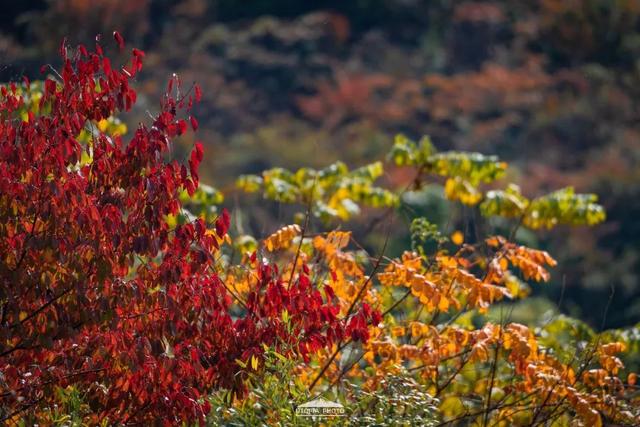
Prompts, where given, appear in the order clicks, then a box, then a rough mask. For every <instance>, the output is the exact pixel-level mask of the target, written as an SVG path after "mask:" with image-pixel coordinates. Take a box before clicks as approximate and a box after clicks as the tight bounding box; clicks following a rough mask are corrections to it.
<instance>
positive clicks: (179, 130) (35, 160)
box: [0, 33, 639, 426]
mask: <svg viewBox="0 0 640 427" xmlns="http://www.w3.org/2000/svg"><path fill="white" fill-rule="evenodd" d="M114 38H115V42H116V43H115V45H116V46H117V47H118V48H119V49H123V48H124V40H123V38H122V37H121V36H120V35H119V34H118V33H114ZM111 44H112V45H113V43H111ZM60 54H61V58H62V61H63V66H62V68H61V71H60V72H59V74H58V72H57V71H55V70H50V69H48V68H43V72H50V71H51V72H52V74H50V75H49V76H48V77H46V78H45V79H44V83H43V84H42V90H41V93H40V94H37V96H36V94H34V93H31V90H32V85H31V84H30V82H28V81H25V82H23V83H22V84H19V85H18V84H12V85H8V86H3V87H2V93H1V96H0V119H1V122H0V190H1V191H0V280H1V282H0V304H1V307H0V309H1V312H0V315H1V319H0V321H1V326H2V329H1V332H0V374H1V376H0V405H1V406H0V411H1V412H0V416H2V419H3V421H5V422H9V423H19V422H21V421H22V422H30V421H31V422H35V421H38V422H40V423H44V424H47V423H51V424H53V423H55V422H56V420H58V418H57V417H59V416H60V413H59V410H60V408H62V410H69V411H72V410H74V411H76V415H78V414H79V415H78V416H80V417H81V418H82V420H83V421H84V422H87V423H90V424H98V423H108V424H149V423H152V422H156V423H160V422H162V423H163V424H166V425H175V424H180V423H182V422H200V423H204V422H206V420H207V417H208V416H210V415H212V414H213V413H214V412H218V410H219V409H221V408H212V405H211V401H212V399H213V398H212V397H211V396H214V397H215V396H217V395H218V393H220V392H224V393H226V394H225V396H227V397H228V399H227V402H226V403H227V404H228V407H231V408H234V407H236V408H240V407H242V405H243V402H246V401H249V402H250V401H252V399H253V400H255V399H257V398H258V397H260V396H261V395H260V394H259V393H258V390H259V386H258V385H257V384H256V379H257V380H258V381H262V380H264V382H265V384H268V383H269V382H268V380H267V379H268V378H270V377H269V376H270V375H273V372H272V371H273V369H272V367H271V366H270V365H268V363H271V362H270V360H271V359H270V357H271V355H275V356H276V359H277V360H279V361H280V362H279V363H281V364H282V365H287V364H289V363H290V364H292V365H294V366H293V368H292V372H290V374H291V375H295V377H296V378H295V380H294V379H290V381H289V380H287V382H286V387H289V385H290V384H295V385H296V386H297V387H300V388H302V389H304V393H302V394H301V397H300V398H302V397H304V398H311V397H313V396H315V395H316V393H336V392H335V391H334V390H335V389H336V388H337V389H339V390H344V394H343V395H341V398H343V399H344V400H345V401H346V400H351V401H356V402H357V401H358V399H361V398H362V396H361V395H359V393H358V391H357V390H360V391H362V394H364V395H366V394H368V393H374V392H376V391H380V390H381V389H384V388H385V387H386V385H385V384H387V382H388V381H389V379H390V378H400V376H401V375H406V374H407V372H408V373H409V376H410V377H411V381H412V382H411V384H417V385H418V386H419V387H422V388H423V389H424V390H425V394H428V395H430V396H431V397H433V398H434V399H438V401H439V407H438V411H439V414H434V417H437V418H438V419H440V420H442V422H468V423H477V424H478V425H485V426H486V425H494V424H498V425H501V424H500V423H506V422H509V423H512V424H516V425H535V424H537V423H546V422H554V421H558V422H564V423H567V422H569V420H570V419H571V418H574V417H575V418H576V419H577V420H579V422H581V423H583V424H584V425H590V426H598V425H603V422H604V421H612V422H619V423H627V424H629V423H630V424H633V423H635V422H636V421H637V420H638V415H639V414H638V411H637V404H638V400H637V396H636V395H635V394H634V393H636V391H635V381H636V380H635V378H636V377H635V374H634V373H631V372H626V371H624V369H625V368H624V363H623V361H622V359H621V354H622V353H624V351H626V350H627V348H628V347H629V346H631V345H634V344H633V339H632V338H629V337H628V336H623V335H622V334H619V335H615V334H610V335H609V336H607V335H599V334H597V335H595V338H593V339H585V340H582V341H580V342H581V343H582V344H581V347H580V348H578V346H577V344H575V345H576V347H575V351H574V352H573V354H572V355H569V356H568V355H567V354H566V349H563V348H562V345H560V344H558V342H557V341H553V340H549V339H548V335H549V333H548V331H547V330H546V329H545V328H544V327H542V328H533V327H528V326H526V325H524V324H521V323H517V322H512V321H510V320H509V316H508V315H504V316H503V315H502V314H500V316H499V318H498V319H496V318H495V317H494V318H489V317H482V316H485V315H486V316H488V315H489V314H491V310H493V309H495V308H496V307H500V313H502V312H503V310H504V311H507V310H508V309H505V307H508V306H507V305H505V303H506V301H507V300H518V299H522V298H524V297H526V296H527V294H528V286H529V285H528V282H532V283H537V282H545V281H547V280H549V277H550V271H549V268H551V267H553V266H555V264H556V261H555V259H554V258H553V257H552V256H551V255H550V254H548V253H547V252H545V251H543V250H538V249H533V248H529V247H527V246H525V245H522V244H520V243H517V242H515V235H516V232H517V230H518V229H519V228H520V227H528V228H530V229H531V230H536V229H539V228H553V227H554V226H556V225H558V224H564V225H593V224H596V223H599V222H601V221H603V220H604V219H605V214H604V211H603V209H602V207H601V206H600V205H598V204H597V197H596V196H595V195H590V194H587V195H585V194H576V193H575V192H574V191H573V189H571V188H565V189H561V190H557V191H554V192H551V193H549V194H547V195H543V196H540V197H527V196H525V195H523V194H522V192H521V191H520V189H519V188H518V187H517V186H513V185H510V186H507V187H506V188H504V189H500V188H499V185H498V184H499V183H498V180H499V179H500V178H502V177H503V176H504V175H505V171H506V168H507V165H506V164H505V163H504V162H501V161H500V160H499V159H497V158H496V157H494V156H484V155H482V154H479V153H464V152H438V151H437V149H436V148H435V146H434V145H433V144H432V143H431V141H430V139H429V138H428V137H425V138H423V139H422V140H421V141H418V142H414V141H412V140H410V139H409V138H407V137H404V136H402V135H399V136H398V137H396V140H395V142H394V146H393V149H392V151H391V153H390V155H389V159H388V160H389V161H388V163H392V164H395V166H397V167H400V168H405V169H406V170H409V171H410V172H409V173H412V174H414V175H415V179H414V180H413V182H412V183H411V186H413V187H415V188H419V187H421V186H423V185H425V183H426V182H428V181H429V180H433V181H434V182H441V183H442V187H443V194H444V195H445V196H446V197H447V198H448V199H449V200H451V201H452V202H455V203H458V202H459V203H460V204H462V205H465V206H467V207H468V208H469V209H471V208H473V209H477V210H478V213H479V215H482V216H484V217H487V218H500V219H501V220H503V221H512V222H513V224H511V227H512V228H511V232H510V233H509V235H508V237H503V236H500V235H493V234H492V235H488V236H482V238H479V239H476V240H475V241H472V242H468V243H465V241H464V236H463V235H462V234H460V235H456V237H452V238H449V237H447V236H444V235H443V234H442V233H441V232H440V231H439V230H438V229H437V227H435V228H434V227H432V224H430V223H429V222H428V221H427V220H426V219H424V218H414V219H413V221H412V225H411V232H412V239H411V247H410V248H409V247H407V248H405V249H406V250H405V251H403V253H402V255H400V256H399V257H397V258H388V257H387V256H386V255H385V253H384V251H385V248H386V243H385V245H384V246H385V247H383V248H381V250H380V251H381V253H380V254H369V253H368V252H367V251H366V250H365V249H364V248H363V247H362V246H361V245H360V244H359V242H357V240H356V239H355V238H354V237H353V235H352V234H351V232H349V231H345V230H342V229H334V230H332V229H330V228H328V227H329V226H331V225H335V224H336V222H340V221H346V220H348V219H349V218H351V217H353V216H355V215H358V214H359V213H360V212H361V209H362V207H363V206H367V207H369V208H382V210H383V213H382V216H381V219H380V221H378V223H384V222H385V221H387V220H389V218H390V216H391V215H393V214H394V209H396V208H397V207H398V205H399V203H400V202H399V200H400V199H401V197H400V196H402V195H403V194H404V193H405V192H406V191H407V190H404V191H402V192H400V193H399V194H396V193H395V192H394V191H393V190H388V189H384V188H382V187H377V186H374V183H375V181H376V180H377V179H378V178H379V177H380V176H382V175H383V167H384V166H383V163H382V162H376V163H372V164H370V165H366V166H363V167H361V168H358V169H354V170H349V169H348V168H347V166H346V165H345V164H344V163H341V162H338V163H335V164H333V165H330V166H328V167H326V168H324V169H319V170H316V169H308V168H302V169H299V170H297V171H295V172H290V171H288V170H285V169H282V168H275V169H271V170H268V171H265V172H264V173H263V174H262V175H260V176H257V175H247V176H243V177H240V178H239V180H238V188H239V190H241V191H245V192H250V193H260V194H261V195H262V196H263V197H264V198H265V199H268V200H273V201H277V202H279V203H282V204H290V205H293V206H296V207H297V208H298V209H299V210H300V211H299V212H297V213H298V214H299V215H296V218H297V219H298V220H299V221H298V222H299V224H291V225H285V226H283V227H281V228H279V229H277V230H273V232H272V234H270V235H269V236H267V237H265V238H264V239H255V238H253V237H251V236H242V235H239V234H240V233H239V232H238V235H232V234H233V233H230V229H231V230H232V228H231V227H232V224H231V218H230V215H229V213H228V212H227V210H225V209H220V210H218V209H217V208H215V207H214V206H209V205H214V204H216V203H218V204H219V202H220V200H221V199H220V198H216V197H214V196H213V194H215V190H214V189H212V188H208V187H206V186H204V185H201V184H200V180H199V175H198V167H199V165H200V163H201V162H202V160H203V157H204V155H205V153H204V149H203V145H202V144H201V143H200V142H196V143H195V144H194V146H193V148H192V149H191V150H190V153H189V154H188V158H185V159H180V158H176V156H175V155H174V154H175V152H174V150H173V147H174V144H175V142H176V141H177V140H179V139H180V138H181V137H182V136H184V135H185V134H187V133H190V132H192V131H195V130H197V128H198V121H197V119H196V118H195V117H194V113H193V107H194V105H195V104H196V103H198V102H199V101H200V99H201V97H202V96H203V94H202V93H201V90H200V89H199V88H198V86H195V85H193V86H191V87H185V86H184V85H183V84H182V83H181V81H180V79H179V78H178V77H176V76H174V77H173V78H172V79H171V80H170V81H169V83H168V85H167V88H166V91H165V94H164V96H163V98H162V99H161V101H160V103H159V105H158V106H157V107H156V110H155V112H153V113H150V116H151V117H150V120H149V123H147V124H143V123H140V124H139V125H138V126H137V128H136V129H135V131H134V132H133V133H132V135H131V136H130V137H125V136H124V135H123V134H122V133H123V132H120V131H117V130H116V131H114V129H112V128H110V127H109V126H108V125H107V124H105V123H109V120H113V116H116V115H123V114H126V113H127V112H128V111H130V110H131V109H132V107H133V106H134V104H135V103H136V91H135V90H134V89H133V87H132V86H131V85H132V82H133V81H134V79H135V77H136V75H137V74H138V73H139V72H140V71H141V69H142V65H143V62H144V58H145V54H144V52H142V51H140V50H138V49H133V50H132V54H131V57H130V62H129V63H128V64H126V65H124V66H120V65H115V64H112V63H111V61H110V59H109V57H107V56H106V55H105V54H104V52H103V48H102V47H101V45H100V44H99V43H97V44H96V46H95V48H94V49H93V50H91V51H89V50H88V49H86V48H85V47H83V46H79V47H78V48H76V49H72V48H70V47H69V46H67V45H66V44H65V43H63V44H62V45H61V48H60ZM436 83H437V82H435V83H434V84H436ZM532 84H533V83H532ZM453 89H455V87H453V88H452V89H451V90H453ZM339 92H340V93H342V92H344V91H339ZM346 93H347V94H348V92H346ZM340 96H343V95H340ZM336 97H338V95H336ZM329 98H330V99H333V98H334V96H333V95H332V96H331V97H329ZM33 100H36V101H33ZM301 102H303V103H304V102H306V103H307V104H306V105H307V109H308V110H309V111H312V110H314V108H316V109H317V108H320V109H321V107H322V108H325V107H324V104H322V103H317V102H315V101H312V100H310V99H307V100H306V101H301ZM316 104H317V105H316ZM326 108H329V109H330V108H331V105H330V103H328V104H327V106H326ZM339 119H340V117H339V115H338V116H336V118H335V120H336V121H339ZM489 185H491V186H492V187H491V189H488V187H487V186H489ZM213 200H217V201H218V202H214V201H213ZM203 205H204V207H206V208H207V209H205V210H203V211H202V213H201V214H198V215H194V214H193V213H191V212H189V211H188V209H187V207H189V208H191V206H196V207H197V206H200V207H202V206H203ZM209 208H212V209H209ZM212 212H215V214H212ZM316 218H317V219H319V220H320V223H316V222H315V221H314V220H315V219H316ZM320 224H321V225H320ZM314 226H317V227H318V229H319V230H313V227H314ZM374 226H375V224H374ZM427 243H435V245H432V246H429V245H427ZM238 259H239V260H238ZM496 313H497V311H493V314H494V315H495V314H496ZM473 316H481V317H479V318H477V317H476V321H474V320H473V318H472V317H473ZM478 319H480V320H478ZM566 329H567V330H570V329H571V328H570V327H566ZM618 338H619V339H618ZM578 341H579V340H577V339H576V340H575V342H576V343H577V342H578ZM623 374H629V375H628V376H625V375H623ZM353 384H356V385H357V387H359V389H357V390H355V391H354V388H353V387H354V386H353ZM383 391H384V390H383ZM71 393H77V394H79V395H80V396H81V397H80V398H79V400H80V401H81V402H82V404H81V407H80V408H77V407H76V408H71V407H70V406H69V403H68V401H69V395H70V394H71ZM287 393H288V394H287V396H286V399H289V395H293V394H292V392H291V389H290V388H289V389H288V390H287ZM338 394H339V393H338ZM636 394H637V393H636ZM262 398H263V399H266V398H267V397H265V396H262ZM336 398H337V397H336ZM214 401H215V400H214ZM293 403H301V402H299V401H297V402H293ZM226 409H227V410H228V409H229V408H226ZM284 413H285V412H284V411H283V412H282V413H279V412H277V411H272V412H270V413H269V414H268V419H267V421H268V422H269V423H272V424H275V423H284V421H283V417H284V415H282V414H284ZM227 415H228V416H229V417H230V416H231V415H229V414H227ZM25 420H26V421H25Z"/></svg>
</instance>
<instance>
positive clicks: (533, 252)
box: [486, 236, 557, 282]
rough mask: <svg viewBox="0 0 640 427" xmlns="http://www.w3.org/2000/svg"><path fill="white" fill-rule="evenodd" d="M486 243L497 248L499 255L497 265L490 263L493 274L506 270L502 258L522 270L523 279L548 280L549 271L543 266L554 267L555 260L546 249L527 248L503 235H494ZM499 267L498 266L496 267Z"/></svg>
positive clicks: (499, 274)
mask: <svg viewBox="0 0 640 427" xmlns="http://www.w3.org/2000/svg"><path fill="white" fill-rule="evenodd" d="M486 243H487V245H489V246H490V247H493V248H499V250H500V251H501V257H500V261H499V264H498V265H495V264H493V265H491V269H492V270H491V271H492V273H493V274H497V275H498V276H501V270H502V271H504V270H506V265H505V262H504V260H508V261H509V262H510V263H511V265H513V266H514V267H517V268H518V269H520V271H522V275H523V276H524V278H525V279H533V280H535V281H537V282H540V281H545V282H546V281H548V280H549V278H550V275H549V272H548V271H547V269H546V268H545V266H547V265H548V266H550V267H555V266H556V264H557V262H556V260H555V259H553V258H552V257H551V255H549V254H548V253H547V252H546V251H541V250H538V249H531V248H527V247H526V246H520V245H516V244H514V243H511V242H507V241H506V239H505V238H504V237H501V236H494V237H490V238H488V239H487V240H486ZM497 267H500V268H497Z"/></svg>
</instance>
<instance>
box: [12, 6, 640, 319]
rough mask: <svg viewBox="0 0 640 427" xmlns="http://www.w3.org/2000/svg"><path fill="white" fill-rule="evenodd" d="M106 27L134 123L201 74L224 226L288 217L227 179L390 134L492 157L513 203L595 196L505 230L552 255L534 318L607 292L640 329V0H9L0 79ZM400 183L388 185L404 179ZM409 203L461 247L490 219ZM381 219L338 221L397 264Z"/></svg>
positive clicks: (210, 175)
mask: <svg viewBox="0 0 640 427" xmlns="http://www.w3.org/2000/svg"><path fill="white" fill-rule="evenodd" d="M116 29H117V30H118V31H120V32H121V33H122V34H123V35H124V37H125V39H126V41H127V43H128V46H129V47H133V46H136V47H139V48H142V49H144V50H145V51H146V54H147V55H146V58H145V69H144V71H143V73H142V74H141V75H140V77H139V78H138V88H139V89H140V92H141V93H142V95H143V99H141V100H140V102H139V105H141V107H139V109H138V110H137V111H136V113H135V116H136V120H137V119H139V120H145V116H146V115H147V114H148V112H147V111H149V112H153V111H154V110H155V109H156V106H155V105H149V103H148V102H147V103H145V99H157V97H158V95H159V94H161V93H162V92H163V91H164V88H165V82H166V81H167V79H168V78H169V77H170V76H171V74H172V73H174V72H175V73H177V74H178V75H179V76H180V78H181V79H182V81H183V82H184V84H185V87H188V86H189V85H190V83H191V82H194V81H197V82H198V83H199V84H200V85H201V87H202V90H203V103H202V104H201V105H200V106H199V107H198V109H197V117H198V120H199V122H200V132H199V135H198V138H199V139H201V140H202V141H203V142H204V143H205V145H206V149H205V150H206V152H205V160H204V164H203V166H202V168H201V170H202V174H203V181H204V182H206V183H209V184H212V185H214V186H216V187H217V188H219V189H221V190H222V191H223V192H224V193H225V195H226V201H225V205H228V206H229V207H230V208H232V210H234V212H235V220H236V222H235V225H236V227H238V228H241V229H244V231H245V232H250V233H254V234H257V235H265V234H268V233H270V232H272V231H274V229H275V228H276V227H277V224H281V223H282V222H287V221H289V222H290V221H291V218H290V217H288V216H287V212H286V209H284V208H283V207H280V206H277V205H275V204H272V203H266V202H264V201H261V200H257V199H256V200H249V198H248V197H247V196H243V195H240V194H236V192H235V190H234V189H233V182H234V180H235V178H236V177H237V176H238V175H239V174H242V173H259V172H261V171H262V170H263V169H265V168H269V167H273V166H281V167H286V168H291V169H295V168H298V167H301V166H311V167H323V166H326V165H328V164H329V163H331V162H333V161H336V160H342V161H344V162H346V163H347V164H348V165H349V166H352V167H356V166H360V165H363V164H365V163H367V162H370V161H373V160H377V159H381V158H383V156H384V155H385V153H386V152H388V150H389V148H390V147H391V144H392V142H393V136H394V135H395V134H396V133H397V132H404V133H406V134H407V135H408V136H411V137H415V138H416V139H417V138H419V137H420V136H421V135H423V134H428V135H430V136H431V137H432V139H433V142H434V144H435V145H436V146H437V147H438V148H439V149H443V150H444V149H464V150H470V151H479V152H482V153H485V154H497V155H499V156H500V157H501V158H502V159H503V160H506V161H508V162H509V163H510V166H511V169H510V170H511V172H510V173H511V176H510V177H509V179H510V180H513V181H515V182H517V183H518V184H519V185H520V186H521V187H522V189H523V192H524V193H525V194H527V195H530V196H536V195H540V194H543V193H545V192H546V191H548V190H551V189H555V188H558V187H562V186H566V185H573V186H575V188H576V190H577V191H580V192H594V193H597V194H598V195H599V196H600V198H601V202H602V204H603V205H604V206H605V207H606V209H607V213H608V220H607V222H605V223H604V224H603V225H600V226H598V227H596V228H594V229H590V230H588V231H586V230H581V229H573V230H572V231H570V230H569V229H555V230H554V232H553V233H548V234H547V233H544V232H541V233H535V234H533V233H530V232H527V231H525V230H521V232H520V233H519V234H518V236H517V237H518V238H519V239H520V240H521V241H524V242H526V243H532V244H533V245H539V246H541V247H543V248H545V249H547V250H549V251H550V252H551V253H552V254H553V255H554V256H556V258H557V259H558V260H559V267H558V268H556V269H555V270H554V271H553V283H551V284H548V285H544V286H543V287H537V288H536V289H534V293H535V294H537V295H538V296H539V298H534V299H532V301H534V304H533V305H532V306H531V307H530V315H531V316H537V315H541V313H543V312H544V311H546V310H558V307H557V306H558V305H559V306H560V307H559V309H560V311H563V312H567V313H569V314H572V315H575V316H578V317H581V318H582V319H585V320H586V321H588V322H589V323H590V324H592V325H594V326H596V327H600V326H601V325H602V322H603V318H604V314H605V309H606V307H607V302H608V300H609V298H610V294H611V292H612V291H611V290H612V289H615V293H614V296H613V300H612V303H611V306H610V308H609V310H608V313H607V315H606V324H605V326H606V327H617V326H623V325H628V324H631V323H635V322H638V321H640V298H639V296H640V283H639V278H640V219H639V218H640V1H639V0H531V1H529V0H514V1H506V0H505V1H448V0H423V1H420V0H351V1H344V0H335V1H293V0H290V1H286V0H244V1H238V0H235V1H234V0H218V1H215V0H211V1H206V0H184V1H177V0H176V1H171V0H91V1H89V0H48V1H47V0H20V1H18V0H7V1H4V2H3V5H2V11H0V81H7V80H18V79H20V77H21V76H22V75H23V74H26V75H28V76H29V77H30V78H31V79H37V78H39V77H42V75H41V74H40V69H39V66H36V64H41V63H42V62H43V61H50V63H51V64H52V65H53V66H54V67H55V66H57V65H59V61H58V58H57V51H58V47H59V44H60V41H61V40H62V39H63V38H64V37H67V39H68V42H69V43H70V44H72V45H73V44H75V43H86V44H88V45H92V44H93V40H94V38H95V35H96V34H97V33H101V34H102V35H103V37H104V38H107V37H108V38H109V39H110V38H111V34H112V32H113V30H116ZM104 44H106V45H110V46H111V48H112V50H115V46H114V43H112V42H111V40H108V41H106V40H105V43H104ZM123 58H124V54H123ZM145 95H146V96H145ZM147 118H148V117H147ZM129 125H130V126H132V125H133V126H135V122H134V123H129ZM189 138H193V136H192V135H191V136H187V137H185V138H183V140H182V141H181V144H183V146H182V147H178V150H183V152H186V151H187V150H188V149H189V148H190V147H191V145H192V143H193V140H189ZM410 179H411V176H410V175H409V173H408V172H406V171H404V170H402V169H393V168H390V169H389V171H388V173H387V175H386V177H385V181H386V185H388V186H390V187H392V188H398V189H400V188H402V187H404V186H405V185H406V184H407V182H408V180H410ZM404 208H407V209H414V210H417V211H418V212H421V213H423V214H424V215H425V216H426V217H427V218H429V219H430V220H431V221H432V222H436V223H439V224H441V225H443V226H445V227H447V228H448V229H449V230H450V231H453V230H455V229H458V230H463V231H464V232H465V239H466V240H467V241H473V240H474V235H475V231H474V230H475V229H476V228H477V227H495V228H497V229H498V230H500V229H501V226H504V225H503V224H496V223H492V224H481V223H480V222H479V221H480V219H479V215H477V214H476V212H474V211H473V210H472V209H468V208H467V209H462V208H451V207H449V204H448V203H446V202H445V201H444V198H443V196H442V194H441V191H440V190H437V189H436V187H434V188H430V187H427V188H424V189H422V190H420V191H414V192H410V193H407V194H406V195H405V197H404ZM379 215H380V212H373V211H372V212H366V214H365V216H364V218H360V219H358V220H355V222H354V223H353V224H349V227H351V228H352V229H354V230H355V231H356V236H358V238H359V239H361V240H362V241H363V242H364V243H365V244H366V245H367V246H368V247H369V248H370V249H371V251H372V252H373V253H376V251H379V250H380V248H381V246H382V243H381V242H382V241H383V239H384V236H385V233H389V232H390V233H391V236H392V242H391V243H392V244H391V248H390V249H389V252H388V254H389V255H396V253H397V251H398V250H399V248H401V247H402V245H404V244H406V241H407V240H406V239H408V232H407V228H408V226H407V224H401V223H394V224H392V225H391V226H387V225H386V224H381V225H380V226H379V227H377V228H376V229H374V230H371V227H369V225H370V224H371V221H372V219H373V218H376V217H378V216H379ZM503 229H504V227H503ZM358 231H359V232H360V234H359V235H358ZM394 251H395V252H396V253H394ZM563 289H564V290H563Z"/></svg>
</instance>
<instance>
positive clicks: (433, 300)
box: [378, 252, 460, 312]
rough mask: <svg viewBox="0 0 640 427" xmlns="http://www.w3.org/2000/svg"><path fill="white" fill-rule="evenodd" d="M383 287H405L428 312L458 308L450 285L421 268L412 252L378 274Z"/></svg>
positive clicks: (419, 260)
mask: <svg viewBox="0 0 640 427" xmlns="http://www.w3.org/2000/svg"><path fill="white" fill-rule="evenodd" d="M378 279H379V280H380V283H382V284H383V285H384V286H405V287H407V288H409V289H410V290H411V294H412V295H413V296H415V297H416V298H417V299H418V300H419V301H420V303H421V304H423V305H425V306H426V307H427V308H428V309H429V311H433V310H435V309H436V308H437V309H438V310H440V311H443V312H446V311H448V310H449V307H451V306H454V307H456V308H460V303H459V301H458V300H457V299H456V298H454V297H453V296H452V294H451V292H449V291H450V284H445V283H443V282H442V281H441V280H440V277H438V276H435V275H432V274H429V273H428V272H426V271H425V270H424V268H423V266H422V258H421V257H420V256H419V255H417V254H415V253H412V252H405V253H404V254H403V255H402V260H401V262H396V261H394V262H392V263H390V264H389V265H388V266H387V267H386V268H385V270H384V272H382V273H379V274H378Z"/></svg>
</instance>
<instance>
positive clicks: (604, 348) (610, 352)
mask: <svg viewBox="0 0 640 427" xmlns="http://www.w3.org/2000/svg"><path fill="white" fill-rule="evenodd" d="M625 350H626V346H625V345H624V343H621V342H612V343H609V344H603V345H601V346H600V347H598V356H599V357H600V366H602V367H603V368H604V369H605V370H606V371H607V372H610V373H612V374H617V373H618V371H619V370H620V369H622V368H623V367H624V365H623V364H622V361H621V360H620V359H619V358H618V357H616V356H615V354H616V353H622V352H624V351H625Z"/></svg>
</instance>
